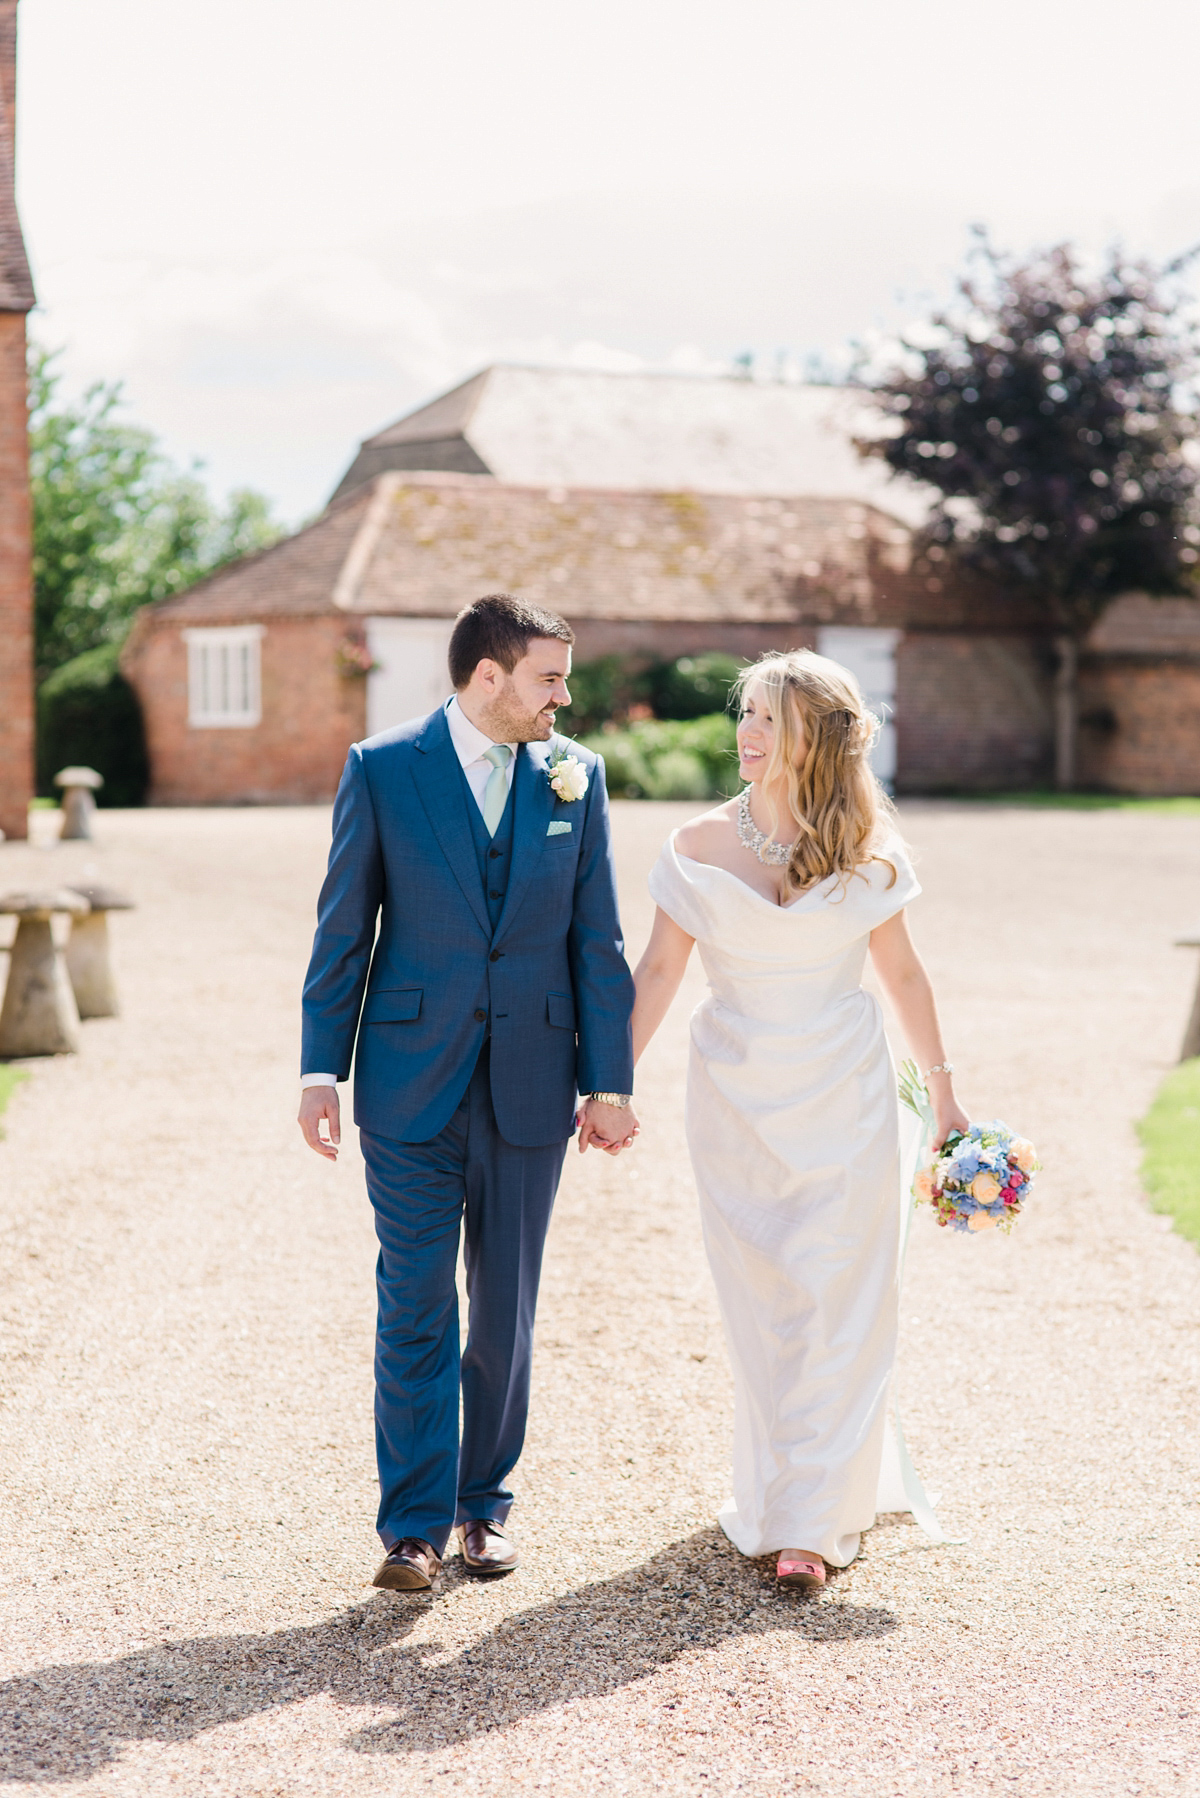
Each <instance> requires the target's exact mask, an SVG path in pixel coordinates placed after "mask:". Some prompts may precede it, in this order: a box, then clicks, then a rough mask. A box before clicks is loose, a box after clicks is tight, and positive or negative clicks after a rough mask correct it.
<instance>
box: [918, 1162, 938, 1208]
mask: <svg viewBox="0 0 1200 1798" xmlns="http://www.w3.org/2000/svg"><path fill="white" fill-rule="evenodd" d="M913 1191H914V1193H915V1194H916V1196H917V1197H918V1199H921V1200H923V1201H924V1203H925V1204H928V1203H929V1201H930V1199H932V1197H933V1175H932V1174H931V1173H930V1171H929V1169H928V1168H927V1167H923V1168H922V1169H921V1171H920V1173H919V1174H918V1175H917V1177H916V1179H915V1180H914V1181H913Z"/></svg>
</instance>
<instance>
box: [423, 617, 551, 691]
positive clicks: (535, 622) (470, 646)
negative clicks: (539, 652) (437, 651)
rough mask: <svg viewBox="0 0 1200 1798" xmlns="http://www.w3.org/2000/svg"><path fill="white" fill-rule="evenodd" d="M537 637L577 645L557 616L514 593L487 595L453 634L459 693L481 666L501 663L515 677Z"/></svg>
mask: <svg viewBox="0 0 1200 1798" xmlns="http://www.w3.org/2000/svg"><path fill="white" fill-rule="evenodd" d="M534 637H556V638H557V639H558V641H559V642H560V643H574V641H575V632H574V631H573V630H572V629H571V627H570V625H569V624H568V623H567V622H566V620H565V618H560V617H559V616H558V613H557V612H547V611H546V609H545V607H544V606H535V605H531V604H530V603H529V601H528V600H527V599H515V598H514V597H513V595H512V594H511V593H487V594H485V595H484V597H483V598H482V599H477V600H476V601H475V603H474V605H470V606H466V607H464V609H463V610H462V611H461V612H460V613H459V614H458V617H457V618H456V619H455V621H454V629H453V631H452V632H451V633H450V679H451V680H452V681H453V683H454V690H455V692H460V691H461V690H462V688H463V687H465V686H466V685H467V683H468V682H469V681H470V679H471V676H472V675H473V674H474V672H475V670H476V668H478V666H479V664H480V662H484V661H488V662H498V663H499V664H500V666H501V668H503V670H504V672H505V673H506V674H511V673H512V671H513V669H514V668H515V667H516V665H517V663H518V662H519V661H520V660H521V658H522V657H523V656H525V655H527V654H528V652H529V645H530V643H531V642H532V640H533V638H534Z"/></svg>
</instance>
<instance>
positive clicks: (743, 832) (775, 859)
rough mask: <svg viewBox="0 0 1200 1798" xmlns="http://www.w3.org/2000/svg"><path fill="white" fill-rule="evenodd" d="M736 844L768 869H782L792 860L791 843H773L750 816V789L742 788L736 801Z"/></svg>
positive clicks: (792, 845)
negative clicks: (740, 794)
mask: <svg viewBox="0 0 1200 1798" xmlns="http://www.w3.org/2000/svg"><path fill="white" fill-rule="evenodd" d="M737 833H738V842H739V843H740V844H741V845H742V848H743V849H749V851H750V853H751V854H752V855H756V856H757V857H758V859H759V861H760V862H762V863H763V864H764V865H765V866H766V867H769V868H784V867H786V866H787V864H788V862H790V861H791V859H792V850H793V848H794V847H795V845H794V844H792V843H773V842H772V841H771V839H770V837H768V836H766V835H764V833H763V832H762V831H761V830H759V828H758V826H757V825H756V824H755V822H754V819H753V818H752V817H751V816H750V789H749V787H743V788H742V796H741V798H740V799H739V800H738V809H737Z"/></svg>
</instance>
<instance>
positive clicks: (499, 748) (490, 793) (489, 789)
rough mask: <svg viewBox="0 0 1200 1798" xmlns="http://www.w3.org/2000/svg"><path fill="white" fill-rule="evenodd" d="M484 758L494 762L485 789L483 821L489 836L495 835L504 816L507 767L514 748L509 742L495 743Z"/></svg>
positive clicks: (486, 750)
mask: <svg viewBox="0 0 1200 1798" xmlns="http://www.w3.org/2000/svg"><path fill="white" fill-rule="evenodd" d="M483 759H484V761H485V762H490V763H491V764H492V771H491V773H490V774H489V775H488V782H487V786H486V787H485V788H484V789H483V821H484V823H485V824H486V825H487V833H488V835H489V837H494V836H495V834H496V826H497V824H499V822H500V820H501V818H502V817H503V816H504V807H505V805H506V804H507V803H508V775H507V774H506V773H505V769H506V768H507V767H508V764H509V762H510V761H511V760H512V750H511V749H510V748H509V747H508V744H507V743H494V744H493V745H492V747H491V748H490V749H485V750H484V752H483Z"/></svg>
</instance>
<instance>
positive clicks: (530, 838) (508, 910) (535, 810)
mask: <svg viewBox="0 0 1200 1798" xmlns="http://www.w3.org/2000/svg"><path fill="white" fill-rule="evenodd" d="M552 748H553V743H552V742H551V743H523V744H522V745H521V748H520V750H519V751H518V752H517V769H516V773H515V774H514V775H513V792H512V799H513V846H512V866H511V868H510V869H509V872H508V893H507V896H506V897H505V901H504V910H503V911H502V912H501V913H500V921H499V923H498V924H497V925H496V941H497V942H499V940H500V938H501V937H502V936H503V935H504V932H505V930H506V929H507V928H508V925H509V924H510V923H511V922H512V920H513V918H514V917H515V916H516V914H517V908H518V906H519V905H520V903H521V900H522V899H523V898H524V897H525V892H526V889H527V888H528V886H529V883H530V881H531V880H532V879H533V878H534V875H535V874H536V873H537V871H538V868H539V866H540V864H541V859H542V854H543V852H544V850H545V847H546V826H547V825H548V824H549V822H550V819H551V817H552V816H553V815H554V789H553V787H552V786H551V785H550V779H549V772H548V769H547V766H546V762H547V758H548V756H549V754H550V751H551V749H552Z"/></svg>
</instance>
